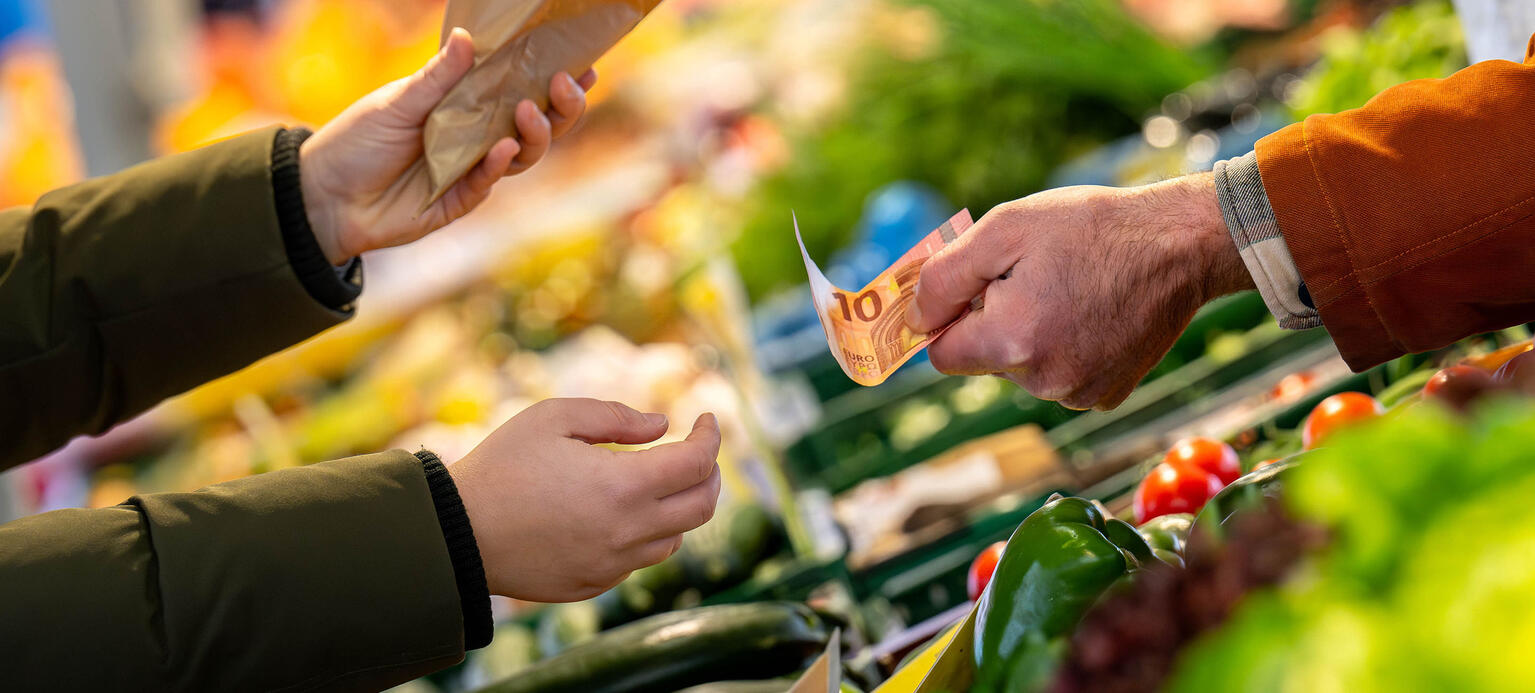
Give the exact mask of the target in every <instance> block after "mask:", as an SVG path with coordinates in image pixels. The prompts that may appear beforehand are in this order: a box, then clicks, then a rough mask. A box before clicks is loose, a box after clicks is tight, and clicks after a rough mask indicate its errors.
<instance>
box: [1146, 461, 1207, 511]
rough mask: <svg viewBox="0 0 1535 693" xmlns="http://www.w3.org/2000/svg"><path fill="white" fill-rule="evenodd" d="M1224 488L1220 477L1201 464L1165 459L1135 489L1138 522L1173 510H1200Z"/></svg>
mask: <svg viewBox="0 0 1535 693" xmlns="http://www.w3.org/2000/svg"><path fill="white" fill-rule="evenodd" d="M1220 491H1221V480H1220V479H1219V478H1218V477H1216V476H1215V475H1214V474H1211V473H1209V472H1207V471H1205V470H1203V469H1200V468H1198V467H1191V466H1188V465H1182V464H1170V463H1167V462H1163V463H1162V464H1159V465H1157V466H1155V467H1153V468H1152V469H1151V473H1150V474H1147V475H1146V478H1145V479H1142V480H1141V485H1140V486H1139V487H1137V488H1136V489H1135V523H1136V524H1141V523H1144V522H1145V521H1147V520H1150V519H1151V518H1153V517H1158V516H1161V515H1171V514H1173V513H1197V512H1199V509H1200V508H1202V507H1204V505H1205V501H1208V500H1210V498H1211V497H1212V496H1214V495H1215V494H1217V493H1220Z"/></svg>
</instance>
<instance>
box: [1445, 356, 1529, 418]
mask: <svg viewBox="0 0 1535 693" xmlns="http://www.w3.org/2000/svg"><path fill="white" fill-rule="evenodd" d="M1510 363H1512V361H1510ZM1504 365H1505V366H1506V365H1508V364H1504ZM1516 368H1517V367H1516ZM1500 387H1502V383H1501V382H1499V381H1495V380H1494V379H1493V376H1492V374H1491V373H1488V372H1487V371H1484V370H1482V369H1480V368H1477V367H1476V366H1466V365H1460V366H1450V367H1449V368H1446V369H1444V370H1442V371H1439V372H1438V373H1435V374H1434V377H1432V378H1429V379H1428V382H1427V383H1426V384H1424V385H1423V398H1424V399H1435V400H1439V401H1440V402H1443V403H1445V404H1448V405H1450V406H1451V407H1454V408H1456V409H1465V408H1466V407H1468V406H1470V405H1471V403H1472V402H1475V401H1476V400H1478V399H1480V398H1481V397H1482V396H1483V395H1485V394H1487V392H1488V391H1489V390H1495V389H1498V388H1500Z"/></svg>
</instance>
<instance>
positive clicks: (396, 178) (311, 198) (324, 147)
mask: <svg viewBox="0 0 1535 693" xmlns="http://www.w3.org/2000/svg"><path fill="white" fill-rule="evenodd" d="M474 60H475V58H474V45H473V42H472V41H471V39H470V36H469V34H468V33H466V32H464V31H463V30H461V29H460V30H457V31H454V32H452V33H451V34H450V36H449V38H448V40H447V42H445V43H444V44H443V47H442V50H441V51H439V52H438V54H437V55H436V56H435V57H433V58H432V59H431V61H430V62H428V63H427V64H426V65H425V66H424V67H422V68H421V69H420V70H418V71H417V72H416V73H415V74H412V75H410V76H408V77H404V78H402V79H399V80H396V81H394V82H390V83H389V84H386V85H384V86H383V87H380V88H379V89H378V90H376V91H374V92H373V93H371V94H369V95H367V96H364V97H363V98H361V99H359V100H358V101H357V103H354V104H352V105H351V107H349V108H347V109H346V110H345V111H343V112H342V113H341V114H340V115H338V116H336V117H335V118H333V119H331V121H330V122H329V123H326V124H325V126H324V127H322V128H320V130H319V131H318V132H316V133H315V134H314V136H313V137H311V138H310V139H309V140H308V141H307V142H304V144H303V147H302V148H301V149H300V150H299V158H300V161H301V162H302V168H303V172H304V173H303V176H302V180H301V185H302V187H303V197H304V208H305V210H306V211H307V212H308V215H309V223H310V226H311V227H313V229H314V234H315V239H316V240H317V241H319V244H320V249H321V250H322V251H323V252H324V254H325V257H326V259H327V260H329V261H330V262H331V264H334V265H341V264H343V263H345V262H346V261H348V260H350V259H351V258H353V257H356V256H357V255H359V254H361V253H365V252H367V251H370V250H376V249H379V248H388V247H393V246H398V245H404V244H406V243H410V242H411V241H414V240H416V239H418V238H420V237H422V236H425V235H426V234H428V233H431V232H432V231H435V230H437V229H439V228H442V227H443V226H445V225H447V224H448V222H451V221H453V220H454V219H457V218H459V217H461V216H464V215H465V214H468V213H469V212H470V211H471V210H473V209H474V208H475V207H477V206H479V204H480V203H481V202H483V201H484V200H485V198H486V197H487V196H489V195H490V190H491V186H492V185H494V184H495V183H496V181H498V180H500V179H501V178H502V177H504V176H509V175H513V174H516V173H519V172H521V171H522V170H524V169H526V168H528V167H529V166H532V165H533V164H534V163H536V162H537V161H538V160H539V158H541V157H542V156H543V155H544V153H545V152H547V151H548V150H549V145H550V143H551V142H552V141H553V140H554V138H556V137H559V136H560V135H562V134H564V133H565V132H566V131H568V130H570V128H571V127H572V126H573V125H574V124H575V123H576V122H577V121H578V120H580V118H581V114H582V113H584V112H585V110H586V92H585V89H586V88H588V87H590V86H591V85H592V82H593V81H594V80H596V78H597V77H596V75H595V74H593V73H591V72H588V73H586V74H585V75H583V76H582V77H581V79H580V80H573V79H571V77H570V76H569V75H567V74H565V73H559V74H558V75H556V76H555V77H554V78H553V79H552V80H551V83H550V102H551V104H550V108H549V112H548V113H547V114H545V113H542V112H540V111H539V110H538V107H537V106H535V105H533V102H531V101H528V102H526V103H520V104H518V105H517V106H518V108H517V110H518V112H517V114H516V119H517V128H518V135H519V136H518V138H517V139H513V138H511V137H503V138H500V139H498V140H497V141H495V142H494V143H492V145H491V147H490V149H489V151H488V153H486V154H485V156H484V158H482V159H479V160H477V165H476V166H474V167H473V168H472V169H470V171H469V172H468V173H467V174H466V175H464V176H463V178H462V179H461V180H459V181H458V182H457V183H455V184H454V185H453V186H451V187H450V188H449V189H448V191H447V192H446V193H445V194H443V195H441V196H440V198H439V199H438V200H437V201H436V202H435V203H434V204H432V205H429V206H428V207H426V208H425V209H422V208H421V201H422V200H424V199H426V198H427V197H428V196H429V195H430V194H431V192H432V185H431V181H430V180H429V176H428V175H427V170H426V164H425V161H424V159H423V158H422V154H423V149H422V145H421V140H422V136H423V130H424V129H425V127H426V121H427V117H428V116H429V115H430V114H431V112H432V110H433V109H435V108H436V107H437V104H438V103H440V102H441V101H442V99H443V97H445V96H447V94H448V92H449V91H450V90H451V89H452V88H453V87H454V86H455V85H457V84H458V83H459V80H460V79H462V78H463V77H464V75H466V74H468V73H469V71H470V69H471V68H472V67H473V66H474Z"/></svg>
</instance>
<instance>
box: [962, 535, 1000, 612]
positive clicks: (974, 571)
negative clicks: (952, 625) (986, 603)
mask: <svg viewBox="0 0 1535 693" xmlns="http://www.w3.org/2000/svg"><path fill="white" fill-rule="evenodd" d="M1005 548H1007V542H1005V541H999V542H997V543H995V544H992V545H991V546H988V547H986V548H984V549H981V555H979V556H976V557H975V561H974V562H972V563H971V564H970V573H969V574H968V575H966V576H965V591H966V592H968V593H969V594H970V601H972V602H973V601H975V600H977V599H980V598H981V592H983V591H985V589H986V584H987V583H989V582H991V574H992V572H993V571H995V570H996V569H997V561H999V560H1001V559H1002V549H1005Z"/></svg>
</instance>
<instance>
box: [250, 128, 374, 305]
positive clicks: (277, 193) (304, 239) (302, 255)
mask: <svg viewBox="0 0 1535 693" xmlns="http://www.w3.org/2000/svg"><path fill="white" fill-rule="evenodd" d="M312 134H314V133H312V132H310V131H309V130H307V129H305V128H294V129H291V130H278V131H277V135H276V138H277V139H276V141H275V142H273V144H272V197H273V198H274V199H275V200H276V204H277V220H278V223H279V225H280V226H281V228H282V242H283V247H284V248H285V249H286V250H287V251H288V262H289V263H290V264H292V265H293V272H294V273H295V274H297V275H298V278H299V281H300V282H302V283H303V284H304V289H305V290H306V291H308V292H309V295H310V296H312V297H314V300H316V301H319V302H320V303H321V304H322V305H324V306H325V307H326V308H330V309H331V310H336V311H341V312H351V310H352V308H353V307H354V304H355V303H356V301H357V297H358V296H359V295H361V294H362V259H361V258H352V261H351V262H349V263H347V264H346V265H345V266H343V267H335V266H333V265H331V264H330V261H329V260H327V259H326V258H325V252H324V251H323V250H321V249H320V242H319V241H318V240H315V237H314V229H313V228H311V227H310V226H309V214H308V212H306V211H305V209H304V189H303V186H302V185H301V184H300V180H301V179H300V175H301V171H299V156H298V154H299V147H300V146H301V145H303V144H304V140H307V139H309V136H310V135H312Z"/></svg>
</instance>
